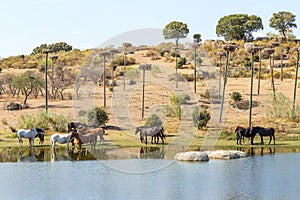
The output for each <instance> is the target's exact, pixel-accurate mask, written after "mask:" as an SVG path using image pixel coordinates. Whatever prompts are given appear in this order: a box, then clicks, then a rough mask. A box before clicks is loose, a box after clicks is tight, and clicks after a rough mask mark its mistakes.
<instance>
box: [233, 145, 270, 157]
mask: <svg viewBox="0 0 300 200" xmlns="http://www.w3.org/2000/svg"><path fill="white" fill-rule="evenodd" d="M236 150H238V151H243V152H245V153H247V154H248V155H250V156H254V155H261V156H263V155H264V154H275V147H273V148H271V147H237V148H236Z"/></svg>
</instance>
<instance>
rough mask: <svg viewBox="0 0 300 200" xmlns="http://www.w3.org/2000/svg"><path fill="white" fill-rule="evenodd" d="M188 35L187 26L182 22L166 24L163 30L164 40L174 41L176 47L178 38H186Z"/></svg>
mask: <svg viewBox="0 0 300 200" xmlns="http://www.w3.org/2000/svg"><path fill="white" fill-rule="evenodd" d="M188 33H189V29H188V26H187V25H186V24H184V23H182V22H177V21H173V22H170V23H168V24H167V25H166V26H165V28H164V29H163V36H164V38H165V39H175V41H176V47H177V46H178V40H179V39H180V38H186V36H187V35H188Z"/></svg>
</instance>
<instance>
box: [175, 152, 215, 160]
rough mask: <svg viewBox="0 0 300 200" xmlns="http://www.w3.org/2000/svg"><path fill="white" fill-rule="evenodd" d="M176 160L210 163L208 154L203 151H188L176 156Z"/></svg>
mask: <svg viewBox="0 0 300 200" xmlns="http://www.w3.org/2000/svg"><path fill="white" fill-rule="evenodd" d="M175 160H178V161H208V160H209V158H208V154H207V153H205V152H202V151H188V152H182V153H178V154H176V155H175Z"/></svg>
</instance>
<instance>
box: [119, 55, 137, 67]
mask: <svg viewBox="0 0 300 200" xmlns="http://www.w3.org/2000/svg"><path fill="white" fill-rule="evenodd" d="M135 63H136V62H135V59H134V58H131V57H128V56H126V66H127V65H133V64H135ZM114 65H124V55H122V56H117V57H116V58H115V60H114Z"/></svg>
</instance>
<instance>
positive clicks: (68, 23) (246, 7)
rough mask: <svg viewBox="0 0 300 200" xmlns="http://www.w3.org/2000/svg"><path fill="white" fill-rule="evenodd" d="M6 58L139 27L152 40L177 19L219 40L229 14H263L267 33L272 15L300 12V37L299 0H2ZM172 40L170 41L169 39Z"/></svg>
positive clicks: (88, 44)
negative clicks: (220, 25) (154, 33)
mask: <svg viewBox="0 0 300 200" xmlns="http://www.w3.org/2000/svg"><path fill="white" fill-rule="evenodd" d="M0 8H1V9H0V10H1V12H0V20H1V23H0V27H1V29H0V57H1V58H5V57H8V56H13V55H20V54H24V55H28V54H30V53H31V52H32V50H33V49H34V48H35V47H37V46H39V45H40V44H44V43H46V44H51V43H56V42H67V43H68V44H70V45H72V46H73V48H78V49H81V50H83V49H87V48H96V47H99V46H101V45H102V44H107V41H110V40H111V39H112V38H114V37H116V36H118V35H120V34H121V35H122V34H123V33H128V32H131V31H134V30H140V29H143V30H146V31H144V32H143V35H137V36H135V37H136V38H139V39H141V37H144V35H146V36H145V37H148V38H152V36H151V33H148V31H147V30H153V29H156V30H159V29H163V28H164V27H165V25H166V24H168V23H169V22H171V21H181V22H183V23H186V24H187V25H188V28H189V30H190V33H189V35H188V37H192V36H193V34H195V33H201V35H202V39H203V40H206V39H222V38H218V37H217V35H216V33H215V28H216V25H217V23H218V20H219V19H220V18H221V17H223V16H226V15H229V14H249V15H257V16H259V17H261V18H262V21H263V25H264V30H263V31H261V32H259V33H257V35H258V36H263V35H264V34H265V33H267V32H270V31H271V32H274V33H276V30H274V29H271V28H270V27H269V19H270V18H271V17H272V14H273V13H275V12H279V11H289V12H292V13H293V14H295V15H296V19H297V20H296V23H297V25H298V29H294V34H295V35H296V37H297V38H299V37H300V30H299V29H300V4H299V3H298V0H208V1H207V0H205V1H201V0H184V1H183V0H147V1H145V0H107V1H102V0H26V1H24V0H9V1H4V0H1V4H0ZM165 42H168V41H165Z"/></svg>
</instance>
